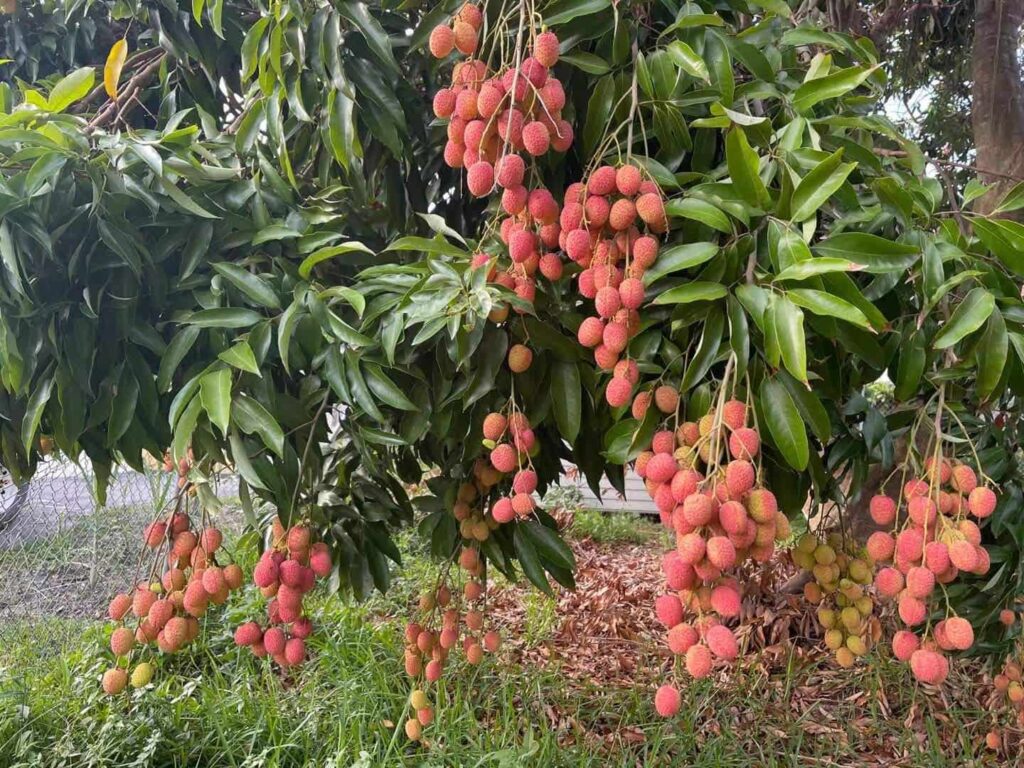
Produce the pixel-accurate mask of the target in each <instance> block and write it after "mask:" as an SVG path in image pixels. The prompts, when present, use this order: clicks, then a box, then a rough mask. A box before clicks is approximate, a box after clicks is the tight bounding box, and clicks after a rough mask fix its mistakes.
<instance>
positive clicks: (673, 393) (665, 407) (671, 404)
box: [654, 384, 679, 414]
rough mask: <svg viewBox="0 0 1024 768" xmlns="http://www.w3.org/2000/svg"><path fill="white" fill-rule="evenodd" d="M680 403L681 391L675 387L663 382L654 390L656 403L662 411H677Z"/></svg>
mask: <svg viewBox="0 0 1024 768" xmlns="http://www.w3.org/2000/svg"><path fill="white" fill-rule="evenodd" d="M678 404H679V391H678V390H677V389H676V388H675V387H670V386H668V385H667V384H663V385H661V386H660V387H658V388H657V389H656V390H654V405H655V406H656V407H657V409H658V410H659V411H661V412H662V413H666V414H668V413H675V412H676V406H677V405H678Z"/></svg>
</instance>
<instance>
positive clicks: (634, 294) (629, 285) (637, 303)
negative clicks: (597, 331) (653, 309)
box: [619, 277, 644, 309]
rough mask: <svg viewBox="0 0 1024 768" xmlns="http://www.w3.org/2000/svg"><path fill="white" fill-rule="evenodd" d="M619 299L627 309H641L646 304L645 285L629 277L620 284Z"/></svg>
mask: <svg viewBox="0 0 1024 768" xmlns="http://www.w3.org/2000/svg"><path fill="white" fill-rule="evenodd" d="M619 298H620V299H621V301H622V306H624V307H625V308H626V309H640V307H641V306H643V303H644V284H643V282H642V281H641V280H638V279H637V278H635V277H627V278H626V279H625V280H623V281H622V282H621V283H619Z"/></svg>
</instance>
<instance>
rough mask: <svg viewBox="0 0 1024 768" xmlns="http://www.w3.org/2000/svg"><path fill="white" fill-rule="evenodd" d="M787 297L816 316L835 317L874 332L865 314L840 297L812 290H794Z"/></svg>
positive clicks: (788, 292)
mask: <svg viewBox="0 0 1024 768" xmlns="http://www.w3.org/2000/svg"><path fill="white" fill-rule="evenodd" d="M786 296H787V298H789V300H790V301H792V302H793V303H794V304H796V305H797V306H799V307H803V308H804V309H809V310H810V311H811V312H813V313H814V314H816V315H823V316H825V317H835V318H838V319H839V320H843V321H845V322H847V323H852V324H853V325H859V326H860V327H861V328H864V329H865V330H868V331H872V332H874V330H873V329H872V327H871V323H869V322H868V319H867V317H866V316H865V315H864V313H863V312H861V311H860V310H859V309H857V307H855V306H853V304H851V303H850V302H848V301H846V300H844V299H840V298H839V297H838V296H833V295H832V294H830V293H826V292H825V291H817V290H812V289H810V288H793V289H792V290H789V291H787V292H786Z"/></svg>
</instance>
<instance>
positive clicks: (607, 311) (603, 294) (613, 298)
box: [594, 285, 622, 318]
mask: <svg viewBox="0 0 1024 768" xmlns="http://www.w3.org/2000/svg"><path fill="white" fill-rule="evenodd" d="M594 306H595V307H596V308H597V314H599V315H600V316H601V317H604V318H609V317H612V316H613V315H614V314H615V313H616V312H618V311H619V307H621V306H622V299H621V298H620V297H619V291H618V289H616V288H612V287H611V286H610V285H608V286H605V287H604V288H602V289H601V290H599V291H598V292H597V296H596V297H595V298H594Z"/></svg>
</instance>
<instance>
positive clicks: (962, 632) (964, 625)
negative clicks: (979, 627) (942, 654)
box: [945, 616, 974, 651]
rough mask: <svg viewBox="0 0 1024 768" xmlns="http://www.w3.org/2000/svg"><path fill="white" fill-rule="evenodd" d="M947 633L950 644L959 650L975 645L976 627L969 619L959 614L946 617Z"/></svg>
mask: <svg viewBox="0 0 1024 768" xmlns="http://www.w3.org/2000/svg"><path fill="white" fill-rule="evenodd" d="M945 634H946V638H947V639H948V640H949V643H950V645H951V646H952V647H953V648H954V649H956V650H958V651H966V650H967V649H968V648H970V647H971V646H972V645H974V627H972V626H971V623H970V622H969V621H967V619H963V618H961V617H959V616H952V617H950V618H948V619H946V623H945Z"/></svg>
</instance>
